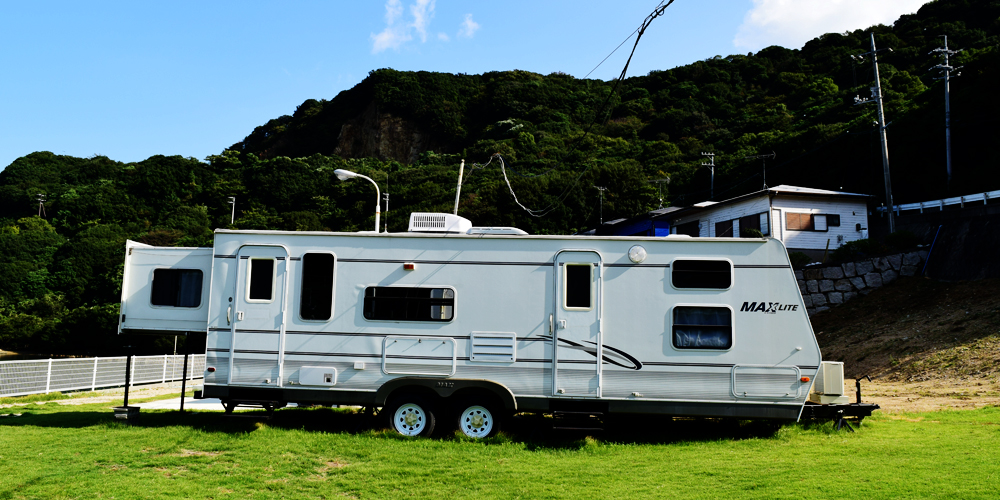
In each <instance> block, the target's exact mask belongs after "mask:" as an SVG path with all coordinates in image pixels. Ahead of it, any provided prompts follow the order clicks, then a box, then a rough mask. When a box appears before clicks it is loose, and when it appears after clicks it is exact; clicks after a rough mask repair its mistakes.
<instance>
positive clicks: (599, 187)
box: [594, 186, 608, 226]
mask: <svg viewBox="0 0 1000 500" xmlns="http://www.w3.org/2000/svg"><path fill="white" fill-rule="evenodd" d="M594 189H596V190H598V191H600V192H601V212H600V213H601V218H600V221H601V225H602V226H603V225H604V192H605V191H607V190H608V188H606V187H602V186H594Z"/></svg>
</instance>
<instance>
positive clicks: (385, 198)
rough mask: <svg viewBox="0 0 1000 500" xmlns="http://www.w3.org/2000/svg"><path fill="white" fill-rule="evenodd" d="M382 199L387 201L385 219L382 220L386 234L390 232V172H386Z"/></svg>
mask: <svg viewBox="0 0 1000 500" xmlns="http://www.w3.org/2000/svg"><path fill="white" fill-rule="evenodd" d="M382 199H383V200H385V217H384V218H383V219H382V223H383V227H384V228H385V231H384V232H386V233H388V232H389V171H388V170H386V172H385V192H384V193H382Z"/></svg>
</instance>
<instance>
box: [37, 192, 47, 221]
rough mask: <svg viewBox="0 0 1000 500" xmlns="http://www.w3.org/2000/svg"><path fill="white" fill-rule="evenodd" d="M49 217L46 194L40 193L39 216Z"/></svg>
mask: <svg viewBox="0 0 1000 500" xmlns="http://www.w3.org/2000/svg"><path fill="white" fill-rule="evenodd" d="M43 215H44V216H45V217H48V216H49V215H48V214H46V213H45V194H43V193H38V216H39V217H41V216H43Z"/></svg>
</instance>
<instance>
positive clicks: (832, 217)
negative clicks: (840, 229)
mask: <svg viewBox="0 0 1000 500" xmlns="http://www.w3.org/2000/svg"><path fill="white" fill-rule="evenodd" d="M826 225H827V226H830V227H837V226H840V214H826Z"/></svg>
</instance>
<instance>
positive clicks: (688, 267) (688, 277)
mask: <svg viewBox="0 0 1000 500" xmlns="http://www.w3.org/2000/svg"><path fill="white" fill-rule="evenodd" d="M670 282H671V283H673V285H674V288H711V289H717V290H725V289H727V288H729V287H730V286H732V284H733V265H732V264H731V263H730V262H729V261H728V260H675V261H674V262H673V264H671V265H670Z"/></svg>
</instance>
